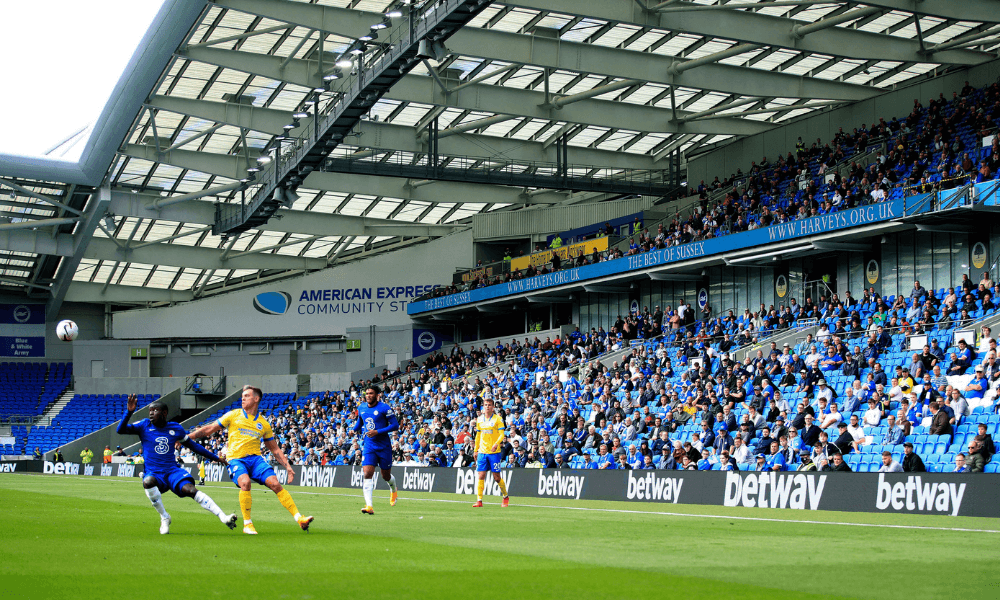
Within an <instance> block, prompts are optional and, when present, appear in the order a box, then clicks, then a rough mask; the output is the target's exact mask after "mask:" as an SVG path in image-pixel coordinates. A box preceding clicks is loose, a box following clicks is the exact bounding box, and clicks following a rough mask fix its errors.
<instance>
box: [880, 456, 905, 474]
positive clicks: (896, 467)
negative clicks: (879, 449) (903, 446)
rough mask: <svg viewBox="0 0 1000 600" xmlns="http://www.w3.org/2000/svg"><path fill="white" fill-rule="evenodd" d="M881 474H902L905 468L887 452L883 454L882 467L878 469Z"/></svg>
mask: <svg viewBox="0 0 1000 600" xmlns="http://www.w3.org/2000/svg"><path fill="white" fill-rule="evenodd" d="M878 472H879V473H902V472H903V466H902V465H900V464H899V463H898V462H896V461H895V460H894V459H893V458H892V452H889V451H888V450H886V451H885V452H883V453H882V466H881V467H879V469H878Z"/></svg>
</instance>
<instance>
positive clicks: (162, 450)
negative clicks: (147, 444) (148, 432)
mask: <svg viewBox="0 0 1000 600" xmlns="http://www.w3.org/2000/svg"><path fill="white" fill-rule="evenodd" d="M155 441H156V448H153V449H154V450H156V453H157V454H166V453H167V452H170V440H169V439H168V438H165V437H158V438H156V440H155Z"/></svg>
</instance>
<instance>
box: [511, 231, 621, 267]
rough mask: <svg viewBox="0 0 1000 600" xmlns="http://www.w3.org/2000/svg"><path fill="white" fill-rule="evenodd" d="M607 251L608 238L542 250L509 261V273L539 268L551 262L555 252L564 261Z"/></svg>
mask: <svg viewBox="0 0 1000 600" xmlns="http://www.w3.org/2000/svg"><path fill="white" fill-rule="evenodd" d="M607 249H608V237H607V236H604V237H600V238H597V239H596V240H587V241H585V242H580V243H579V244H572V245H570V246H563V247H562V248H556V249H555V250H544V251H542V252H535V253H534V254H529V255H528V256H519V257H517V258H515V259H514V260H512V261H510V270H511V271H515V270H518V271H523V270H525V269H527V268H528V267H529V266H534V267H540V266H542V265H546V264H548V263H550V262H552V253H553V252H555V253H556V254H558V255H559V258H561V259H562V260H566V259H568V258H576V257H577V256H580V255H581V254H590V253H591V252H593V251H594V250H597V251H599V252H604V251H605V250H607Z"/></svg>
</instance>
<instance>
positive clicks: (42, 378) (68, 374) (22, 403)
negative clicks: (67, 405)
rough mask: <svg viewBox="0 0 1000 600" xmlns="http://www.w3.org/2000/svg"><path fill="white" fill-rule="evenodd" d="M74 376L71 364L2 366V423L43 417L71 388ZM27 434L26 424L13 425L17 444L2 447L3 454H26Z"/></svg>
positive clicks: (0, 377)
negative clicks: (61, 395) (50, 406)
mask: <svg viewBox="0 0 1000 600" xmlns="http://www.w3.org/2000/svg"><path fill="white" fill-rule="evenodd" d="M72 376H73V365H72V364H71V363H52V364H46V363H6V362H5V363H0V421H3V420H8V419H12V418H13V420H15V421H18V422H23V421H25V420H31V419H33V418H34V417H37V416H38V415H41V414H42V413H44V412H45V409H46V408H47V407H48V406H49V405H50V404H52V403H53V402H55V400H56V399H57V398H58V397H59V395H60V394H62V393H63V392H64V391H65V390H66V388H67V387H69V384H70V381H71V379H72ZM26 434H27V430H26V427H25V426H24V425H13V426H12V428H11V436H12V437H13V438H14V440H15V442H14V444H5V445H2V446H0V454H3V455H12V454H15V455H16V454H23V453H24V448H25V436H26Z"/></svg>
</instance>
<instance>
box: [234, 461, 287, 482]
mask: <svg viewBox="0 0 1000 600" xmlns="http://www.w3.org/2000/svg"><path fill="white" fill-rule="evenodd" d="M244 473H246V474H247V475H249V476H250V479H251V480H253V481H256V482H257V483H259V484H261V485H264V482H265V481H266V480H267V478H268V477H277V475H275V474H274V469H272V468H271V465H269V464H267V462H265V461H264V459H263V458H262V457H261V456H260V455H257V454H253V455H250V456H244V457H243V458H230V459H229V478H230V479H232V480H233V483H234V484H236V485H239V483H238V482H239V479H240V475H242V474H244Z"/></svg>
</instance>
